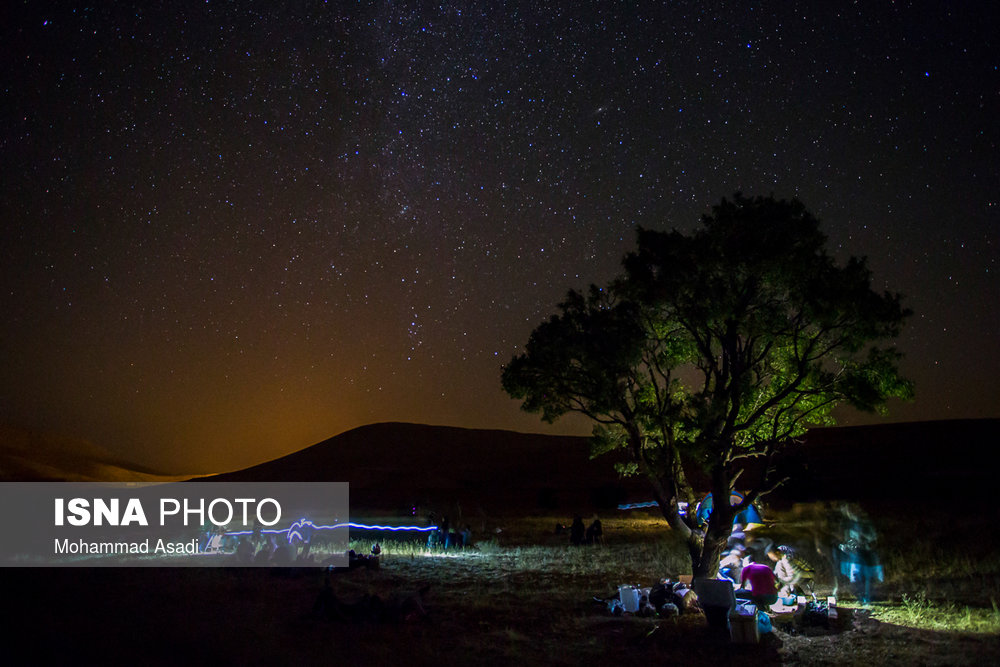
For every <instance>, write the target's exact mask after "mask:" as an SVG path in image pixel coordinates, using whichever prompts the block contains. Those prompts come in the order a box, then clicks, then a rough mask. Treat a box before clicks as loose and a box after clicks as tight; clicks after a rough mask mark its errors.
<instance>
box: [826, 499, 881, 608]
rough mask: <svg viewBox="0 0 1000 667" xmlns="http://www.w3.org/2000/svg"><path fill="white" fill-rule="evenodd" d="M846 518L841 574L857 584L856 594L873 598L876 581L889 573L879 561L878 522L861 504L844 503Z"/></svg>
mask: <svg viewBox="0 0 1000 667" xmlns="http://www.w3.org/2000/svg"><path fill="white" fill-rule="evenodd" d="M841 512H842V514H843V521H842V526H841V535H842V539H843V541H842V542H841V544H840V545H838V552H839V553H838V554H837V556H838V558H837V560H839V566H840V574H842V575H843V576H845V577H847V578H848V579H849V580H850V582H851V584H852V585H853V586H854V596H855V597H856V598H857V599H858V601H859V602H861V603H862V604H868V603H869V602H871V600H872V593H873V590H872V588H873V582H875V581H884V580H885V573H884V570H883V569H882V564H881V563H880V562H879V557H878V553H877V552H876V551H875V543H876V540H877V539H878V536H877V534H876V532H875V526H874V525H872V523H871V520H870V519H869V518H868V517H867V515H866V514H865V513H864V510H862V509H861V508H860V507H852V506H849V505H844V506H842V508H841Z"/></svg>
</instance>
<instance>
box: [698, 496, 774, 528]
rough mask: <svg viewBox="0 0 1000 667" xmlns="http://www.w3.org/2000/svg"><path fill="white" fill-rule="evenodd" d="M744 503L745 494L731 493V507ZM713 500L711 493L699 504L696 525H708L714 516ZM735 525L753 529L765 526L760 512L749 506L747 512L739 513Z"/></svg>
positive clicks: (735, 517)
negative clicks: (710, 517)
mask: <svg viewBox="0 0 1000 667" xmlns="http://www.w3.org/2000/svg"><path fill="white" fill-rule="evenodd" d="M741 502H743V494H742V493H740V492H739V491H731V492H730V494H729V505H730V506H733V505H739V504H740V503H741ZM712 507H713V500H712V494H711V493H709V494H708V495H707V496H705V497H704V498H702V500H701V502H700V503H698V509H697V510H696V511H695V515H694V516H695V523H696V524H697V525H699V526H700V525H703V524H706V523H708V517H709V516H711V514H712ZM733 523H734V524H736V523H739V524H742V525H743V526H744V527H746V528H748V529H751V528H753V527H755V526H760V525H763V523H764V519H763V518H762V517H761V515H760V512H759V511H758V510H757V508H756V507H754V506H753V505H749V506H748V507H747V508H746V509H745V510H743V511H742V512H739V513H738V514H737V515H736V516H734V517H733Z"/></svg>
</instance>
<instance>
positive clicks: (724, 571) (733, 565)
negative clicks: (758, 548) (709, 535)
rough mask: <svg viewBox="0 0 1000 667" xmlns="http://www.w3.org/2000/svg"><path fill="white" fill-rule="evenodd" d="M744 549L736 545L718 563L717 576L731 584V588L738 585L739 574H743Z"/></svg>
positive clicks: (740, 545)
mask: <svg viewBox="0 0 1000 667" xmlns="http://www.w3.org/2000/svg"><path fill="white" fill-rule="evenodd" d="M745 552H746V549H745V548H744V547H743V545H742V544H737V545H736V546H734V547H733V548H732V549H730V550H729V552H728V553H727V554H726V555H725V556H723V558H722V560H721V561H720V562H719V574H721V575H722V576H723V577H725V578H726V579H728V580H729V581H731V582H733V586H734V587H735V586H738V585H739V583H740V574H742V572H743V554H744V553H745Z"/></svg>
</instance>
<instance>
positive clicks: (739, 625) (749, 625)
mask: <svg viewBox="0 0 1000 667" xmlns="http://www.w3.org/2000/svg"><path fill="white" fill-rule="evenodd" d="M729 633H730V637H732V640H733V643H734V644H758V643H760V630H759V629H758V627H757V614H754V615H753V616H741V615H740V614H733V615H732V616H730V617H729Z"/></svg>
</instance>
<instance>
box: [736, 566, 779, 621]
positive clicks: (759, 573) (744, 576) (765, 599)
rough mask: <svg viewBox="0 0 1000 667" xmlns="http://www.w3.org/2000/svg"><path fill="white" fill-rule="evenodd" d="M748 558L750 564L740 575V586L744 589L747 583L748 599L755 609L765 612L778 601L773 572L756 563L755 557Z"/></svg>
mask: <svg viewBox="0 0 1000 667" xmlns="http://www.w3.org/2000/svg"><path fill="white" fill-rule="evenodd" d="M749 558H750V562H749V563H748V564H747V565H745V566H744V567H743V572H741V573H740V585H741V586H743V587H744V588H746V584H748V583H749V584H750V588H749V592H750V599H751V600H753V603H754V604H755V605H757V609H759V610H760V611H767V609H768V608H769V607H770V606H771V605H772V604H774V603H775V602H777V601H778V586H777V582H776V581H775V579H774V572H772V571H771V568H769V567H768V566H767V565H764V564H763V563H758V562H757V561H756V557H755V556H753V555H751V556H749Z"/></svg>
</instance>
